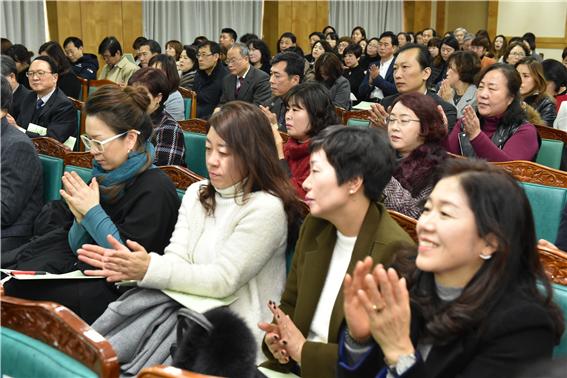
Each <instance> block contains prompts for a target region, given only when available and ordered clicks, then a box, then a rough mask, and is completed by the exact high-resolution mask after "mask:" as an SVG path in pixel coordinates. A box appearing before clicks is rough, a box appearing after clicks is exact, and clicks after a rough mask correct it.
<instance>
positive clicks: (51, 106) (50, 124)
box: [16, 88, 78, 143]
mask: <svg viewBox="0 0 567 378" xmlns="http://www.w3.org/2000/svg"><path fill="white" fill-rule="evenodd" d="M36 102H37V94H36V93H35V92H30V93H29V94H28V95H27V96H26V97H25V98H24V99H23V100H22V104H21V107H20V115H19V116H18V118H17V119H16V123H17V124H18V126H20V127H23V128H24V129H27V128H28V125H29V124H30V123H35V124H36V125H39V126H43V127H45V128H46V129H47V135H46V136H48V137H51V138H54V139H57V140H58V141H59V142H61V143H64V142H65V141H66V140H67V139H68V138H69V137H70V136H73V137H76V138H77V137H78V135H77V111H76V110H75V108H74V107H73V103H72V102H71V100H69V99H68V98H67V96H65V94H64V93H63V91H62V90H61V89H59V88H56V89H55V92H53V94H52V95H51V97H50V98H49V100H47V102H46V103H45V104H44V105H43V107H42V108H41V109H39V110H36V109H35V104H36ZM26 134H28V135H29V136H30V137H32V138H34V137H38V136H39V135H38V134H36V133H32V132H30V131H28V132H27V133H26Z"/></svg>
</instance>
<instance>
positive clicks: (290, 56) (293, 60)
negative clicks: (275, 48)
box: [272, 50, 305, 81]
mask: <svg viewBox="0 0 567 378" xmlns="http://www.w3.org/2000/svg"><path fill="white" fill-rule="evenodd" d="M279 62H286V63H287V64H286V66H285V73H287V74H288V76H294V75H297V76H299V81H302V80H303V75H304V72H305V58H304V57H303V56H301V55H299V54H297V53H295V52H291V51H287V50H286V51H284V52H281V53H279V54H277V55H276V56H274V58H273V59H272V66H273V65H274V64H276V63H279Z"/></svg>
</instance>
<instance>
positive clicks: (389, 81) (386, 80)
mask: <svg viewBox="0 0 567 378" xmlns="http://www.w3.org/2000/svg"><path fill="white" fill-rule="evenodd" d="M395 63H396V58H394V60H392V63H391V64H390V67H388V71H386V77H382V76H380V75H378V76H377V77H376V79H374V80H373V81H372V85H369V84H368V80H369V79H370V72H367V73H366V75H365V76H364V79H362V82H361V83H360V87H358V95H359V96H360V98H359V100H363V101H364V100H369V99H370V94H371V93H372V91H373V90H374V87H378V88H380V89H381V90H382V93H383V94H384V97H387V96H390V95H394V94H396V93H398V90H397V89H396V84H395V83H394V64H395ZM372 64H377V65H379V64H380V63H379V62H373V63H372Z"/></svg>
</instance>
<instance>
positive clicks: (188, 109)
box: [183, 97, 192, 119]
mask: <svg viewBox="0 0 567 378" xmlns="http://www.w3.org/2000/svg"><path fill="white" fill-rule="evenodd" d="M191 102H192V100H191V98H188V97H183V104H184V105H185V119H189V118H191Z"/></svg>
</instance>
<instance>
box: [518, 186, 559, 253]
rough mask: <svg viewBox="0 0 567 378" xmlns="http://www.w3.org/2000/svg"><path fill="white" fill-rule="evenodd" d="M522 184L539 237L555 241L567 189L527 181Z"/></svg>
mask: <svg viewBox="0 0 567 378" xmlns="http://www.w3.org/2000/svg"><path fill="white" fill-rule="evenodd" d="M521 185H522V187H523V188H524V191H525V192H526V195H527V197H528V200H529V201H530V205H531V208H532V213H533V215H534V222H535V227H536V236H537V238H538V239H546V240H549V241H551V242H555V239H556V237H557V230H558V228H559V223H560V221H561V212H562V211H563V207H564V206H565V203H566V202H567V189H565V188H557V187H552V186H544V185H539V184H532V183H527V182H522V183H521Z"/></svg>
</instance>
